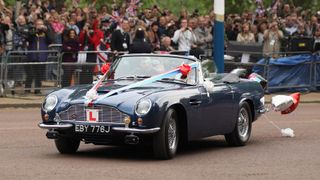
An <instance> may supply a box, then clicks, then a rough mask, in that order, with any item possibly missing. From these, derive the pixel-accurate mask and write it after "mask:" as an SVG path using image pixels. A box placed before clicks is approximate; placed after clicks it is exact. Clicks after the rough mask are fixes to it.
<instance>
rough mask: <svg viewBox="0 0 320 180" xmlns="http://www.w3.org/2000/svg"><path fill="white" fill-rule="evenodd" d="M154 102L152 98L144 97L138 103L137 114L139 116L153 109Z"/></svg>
mask: <svg viewBox="0 0 320 180" xmlns="http://www.w3.org/2000/svg"><path fill="white" fill-rule="evenodd" d="M151 106H152V103H151V100H150V99H142V100H140V101H139V102H138V103H137V105H136V109H135V111H136V114H137V115H139V116H143V115H146V114H147V113H148V112H149V111H150V109H151Z"/></svg>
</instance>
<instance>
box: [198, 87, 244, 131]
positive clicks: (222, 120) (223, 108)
mask: <svg viewBox="0 0 320 180" xmlns="http://www.w3.org/2000/svg"><path fill="white" fill-rule="evenodd" d="M201 91H202V92H201V102H202V104H201V107H200V110H199V111H200V113H201V116H202V122H203V123H204V124H203V126H204V127H203V128H204V132H203V135H204V136H211V135H218V134H225V133H228V132H231V130H232V129H233V128H234V120H235V118H237V108H238V105H236V103H235V99H234V90H233V89H232V88H231V86H230V85H229V84H226V83H215V84H214V87H213V90H212V91H210V92H207V90H206V89H205V88H204V87H203V88H202V90H201Z"/></svg>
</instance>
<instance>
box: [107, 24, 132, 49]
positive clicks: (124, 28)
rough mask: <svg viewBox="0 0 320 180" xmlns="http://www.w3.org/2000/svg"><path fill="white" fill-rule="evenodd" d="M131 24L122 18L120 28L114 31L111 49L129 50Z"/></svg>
mask: <svg viewBox="0 0 320 180" xmlns="http://www.w3.org/2000/svg"><path fill="white" fill-rule="evenodd" d="M129 31H130V26H129V22H128V20H122V22H121V24H120V28H119V29H117V30H116V31H114V32H113V33H112V38H111V50H112V51H115V52H118V51H128V50H129V46H130V36H129Z"/></svg>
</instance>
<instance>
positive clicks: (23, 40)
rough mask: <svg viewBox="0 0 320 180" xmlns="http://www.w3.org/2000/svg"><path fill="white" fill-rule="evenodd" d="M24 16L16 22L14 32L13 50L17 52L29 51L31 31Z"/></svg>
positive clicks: (19, 17)
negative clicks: (28, 39) (28, 41)
mask: <svg viewBox="0 0 320 180" xmlns="http://www.w3.org/2000/svg"><path fill="white" fill-rule="evenodd" d="M31 30H32V29H31V27H30V26H29V25H28V24H27V22H26V18H25V16H23V15H20V16H18V18H17V20H16V27H15V31H14V32H13V49H14V50H16V51H20V50H26V49H27V38H28V36H29V33H30V31H31Z"/></svg>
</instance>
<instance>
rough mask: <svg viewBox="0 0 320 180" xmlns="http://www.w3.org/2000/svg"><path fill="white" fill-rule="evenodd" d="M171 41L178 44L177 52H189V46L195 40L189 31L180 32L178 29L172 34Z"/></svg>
mask: <svg viewBox="0 0 320 180" xmlns="http://www.w3.org/2000/svg"><path fill="white" fill-rule="evenodd" d="M171 39H172V41H173V42H174V43H178V49H179V51H190V49H191V45H192V44H193V43H195V42H196V40H197V39H196V36H195V35H194V33H193V32H191V31H190V30H186V31H184V32H182V31H181V30H180V29H179V30H176V31H175V32H174V36H173V38H171Z"/></svg>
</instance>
